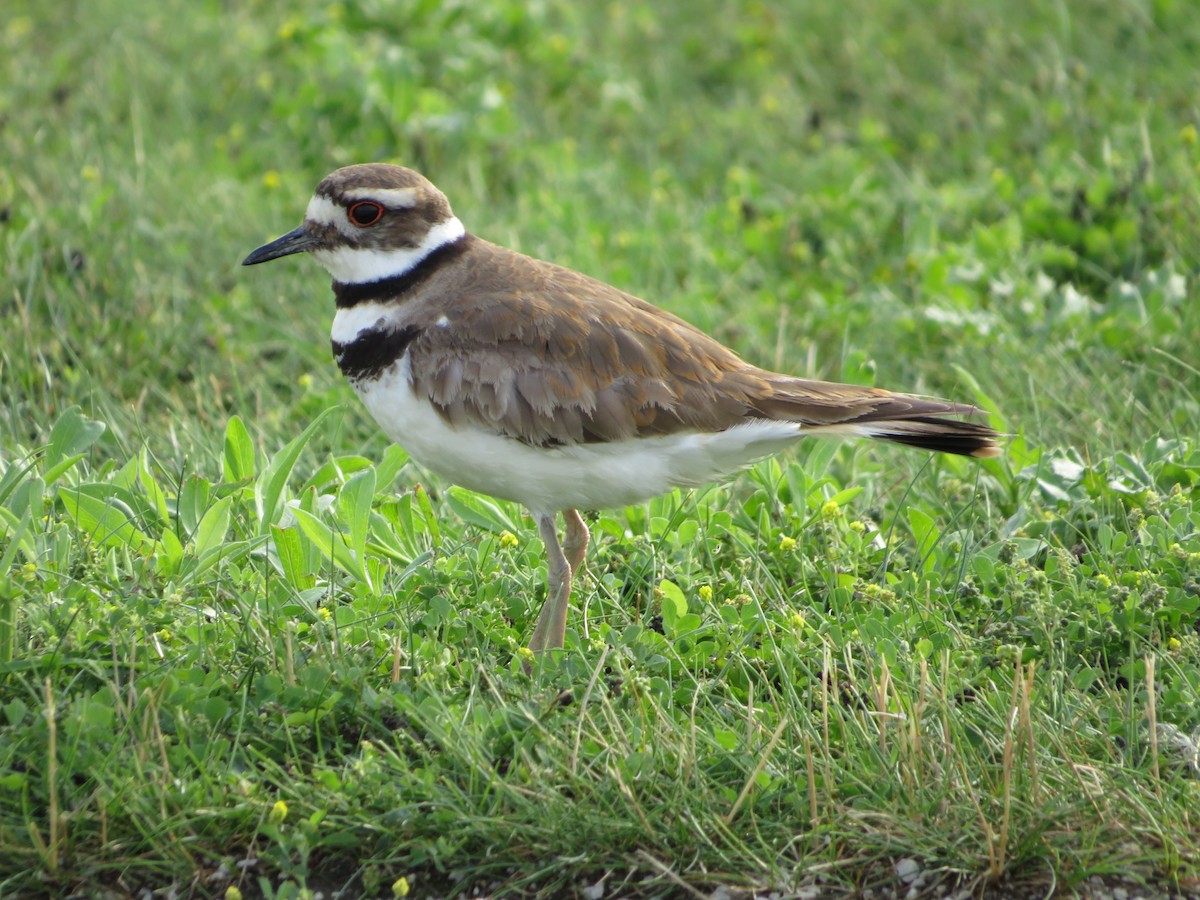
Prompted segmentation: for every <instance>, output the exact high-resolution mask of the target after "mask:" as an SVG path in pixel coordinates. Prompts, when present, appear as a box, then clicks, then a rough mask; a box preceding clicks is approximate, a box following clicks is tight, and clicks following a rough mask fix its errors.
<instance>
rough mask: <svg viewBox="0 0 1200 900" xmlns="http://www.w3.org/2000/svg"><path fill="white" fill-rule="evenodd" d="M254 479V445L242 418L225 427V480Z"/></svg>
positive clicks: (236, 418) (238, 417) (231, 421)
mask: <svg viewBox="0 0 1200 900" xmlns="http://www.w3.org/2000/svg"><path fill="white" fill-rule="evenodd" d="M253 477H254V443H253V442H252V441H251V440H250V432H248V431H247V430H246V425H245V423H244V422H242V420H241V417H240V416H233V417H232V418H230V420H229V424H228V425H226V426H225V480H226V481H230V482H237V481H249V480H250V479H251V478H253Z"/></svg>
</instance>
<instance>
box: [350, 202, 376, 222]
mask: <svg viewBox="0 0 1200 900" xmlns="http://www.w3.org/2000/svg"><path fill="white" fill-rule="evenodd" d="M346 215H347V216H348V217H349V219H350V221H351V222H353V223H354V224H355V225H357V226H358V227H359V228H366V227H367V226H368V225H374V224H375V223H376V222H378V221H379V220H380V219H381V218H383V207H382V206H380V205H379V204H378V203H376V202H375V201H374V200H359V201H358V202H357V203H355V204H354V205H353V206H351V207H350V208H349V209H348V210H346Z"/></svg>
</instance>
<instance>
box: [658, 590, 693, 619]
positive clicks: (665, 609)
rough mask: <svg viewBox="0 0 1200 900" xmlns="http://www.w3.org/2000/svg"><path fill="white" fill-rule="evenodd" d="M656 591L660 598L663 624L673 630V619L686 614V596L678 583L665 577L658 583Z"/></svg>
mask: <svg viewBox="0 0 1200 900" xmlns="http://www.w3.org/2000/svg"><path fill="white" fill-rule="evenodd" d="M658 592H659V595H660V596H661V598H662V617H663V624H664V625H665V626H666V627H667V629H668V630H670V631H674V628H675V620H676V619H678V618H679V617H680V616H683V615H686V614H687V608H688V604H687V597H685V596H684V595H683V591H682V590H680V588H679V585H677V584H676V583H675V582H673V581H668V580H667V579H665V578H664V579H663V580H662V581H660V582H659V583H658Z"/></svg>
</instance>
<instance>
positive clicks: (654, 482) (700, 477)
mask: <svg viewBox="0 0 1200 900" xmlns="http://www.w3.org/2000/svg"><path fill="white" fill-rule="evenodd" d="M355 390H356V391H357V392H358V395H359V397H360V398H362V401H363V403H364V404H366V407H367V409H368V410H370V412H371V415H372V416H373V417H374V418H375V421H376V422H378V423H379V426H380V427H381V428H382V429H383V431H384V433H385V434H387V436H388V437H389V438H391V439H392V440H393V441H395V442H396V443H398V444H399V445H400V446H401V447H403V448H404V449H405V450H406V451H407V452H408V453H409V455H410V456H412V458H413V459H415V460H416V461H417V462H419V463H420V464H421V465H423V466H425V467H426V468H427V469H429V470H430V471H432V472H435V473H437V474H438V475H440V476H441V477H443V478H445V479H446V480H447V481H450V482H452V483H454V484H459V485H462V486H463V487H466V488H469V489H471V490H473V491H478V492H480V493H483V494H490V495H491V496H494V497H501V498H504V499H507V500H515V501H517V502H519V503H522V504H524V505H525V506H526V507H527V508H529V509H530V510H531V511H533V512H534V513H552V512H557V511H559V510H563V509H608V508H614V507H621V506H629V505H630V504H634V503H640V502H642V501H643V500H646V499H648V498H650V497H654V496H657V495H658V494H662V493H665V492H666V491H668V490H670V489H671V488H673V487H694V486H697V485H701V484H705V483H707V482H709V481H714V480H717V479H718V478H719V477H720V476H722V475H724V474H726V473H728V472H731V471H734V470H736V469H738V468H740V467H742V466H744V465H747V464H749V463H751V462H753V461H754V460H756V459H761V458H762V457H764V456H768V455H770V454H772V453H776V452H778V451H779V450H781V449H783V448H784V447H786V446H787V445H789V444H791V443H792V442H794V441H795V440H796V439H797V438H798V437H800V434H801V428H800V426H799V425H796V424H794V423H790V422H769V421H762V420H758V421H752V422H748V423H746V424H744V425H738V426H736V427H734V428H730V429H728V430H726V431H721V432H717V433H714V434H699V433H695V432H693V433H688V434H673V435H659V436H654V437H648V438H632V439H629V440H624V441H611V442H607V443H593V444H574V445H571V446H564V447H549V448H537V447H530V446H529V445H527V444H523V443H521V442H520V441H517V440H514V439H512V438H508V437H504V436H502V435H498V434H493V433H491V432H488V431H485V430H483V429H481V428H477V427H464V428H455V427H453V426H451V425H450V424H449V423H447V422H446V420H445V419H443V418H442V416H441V415H439V413H438V412H437V410H436V409H434V407H433V404H431V403H430V402H429V401H428V400H426V399H425V398H423V397H418V396H417V395H416V394H415V393H414V391H413V388H412V378H411V372H410V368H409V359H408V354H405V355H404V356H403V357H402V358H401V359H400V360H399V361H398V362H397V363H395V364H394V365H393V366H392V367H391V368H390V369H389V370H388V371H386V372H385V373H384V374H383V376H382V377H380V378H379V379H377V380H372V381H364V382H360V383H358V384H356V385H355Z"/></svg>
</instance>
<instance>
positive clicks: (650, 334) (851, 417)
mask: <svg viewBox="0 0 1200 900" xmlns="http://www.w3.org/2000/svg"><path fill="white" fill-rule="evenodd" d="M478 245H479V246H478V247H477V248H474V253H473V255H474V256H475V258H474V259H472V260H471V265H470V266H464V267H463V270H462V271H467V272H469V273H471V274H470V275H469V276H468V277H467V278H466V279H464V281H463V282H462V283H461V284H459V285H456V288H457V291H456V293H455V294H454V299H453V300H451V301H449V302H443V303H442V304H441V305H440V306H439V309H438V312H439V314H440V315H445V316H446V318H447V320H448V321H450V322H451V327H439V326H437V325H430V326H428V327H425V328H423V329H422V330H421V333H420V335H419V336H418V337H417V338H416V340H414V342H413V343H412V345H411V347H410V353H411V354H412V356H411V359H412V372H413V375H414V379H415V386H416V389H417V391H418V392H419V393H421V394H423V395H425V396H428V397H429V398H430V400H431V401H432V402H433V403H434V404H435V405H436V406H437V408H438V409H439V410H440V411H441V412H442V414H443V415H444V416H446V418H447V419H449V420H450V421H451V422H454V423H468V422H469V423H473V424H477V425H482V426H484V427H486V428H489V429H493V430H495V431H496V432H498V433H500V434H505V435H508V436H510V437H513V438H516V439H517V440H520V441H522V442H524V443H527V444H531V445H534V446H549V445H554V444H576V443H584V442H591V441H612V440H621V439H624V438H631V437H641V436H648V435H654V434H670V433H674V432H679V431H702V432H715V431H722V430H724V429H727V428H730V427H733V426H735V425H738V424H740V423H743V422H745V421H747V420H750V419H779V420H786V421H792V422H797V423H800V424H804V425H809V426H813V427H814V428H816V429H820V428H821V427H825V428H831V427H836V426H846V425H857V424H860V423H862V424H868V423H876V422H881V421H892V420H896V419H902V420H906V421H907V422H909V423H911V424H910V425H909V426H908V427H907V428H905V429H902V430H901V431H900V432H898V433H897V434H887V433H882V432H881V433H879V434H875V435H874V436H878V437H884V438H888V439H891V440H900V441H902V442H906V443H920V441H916V440H908V439H907V438H908V436H909V434H910V433H911V432H913V431H914V427H915V430H916V431H917V432H924V431H926V430H929V429H930V426H931V425H933V424H936V425H937V426H939V428H938V429H937V430H939V431H944V430H945V429H941V428H940V426H941V425H942V423H945V425H946V426H947V427H949V428H950V430H951V431H961V430H966V431H970V432H971V433H972V434H974V435H976V438H977V439H978V437H979V435H981V434H982V432H987V433H990V431H988V429H986V428H985V427H984V426H979V425H971V424H968V423H961V422H955V421H953V420H938V419H931V418H930V417H931V416H936V415H939V414H941V415H944V414H948V413H950V414H954V413H970V412H974V410H973V409H972V408H971V407H965V406H959V405H956V404H952V403H947V402H943V401H939V400H925V399H921V398H916V397H909V396H907V395H903V394H894V393H891V392H889V391H884V390H880V389H876V388H865V387H858V386H854V385H843V384H833V383H829V382H822V381H810V380H804V379H798V378H789V377H787V376H784V375H776V374H773V373H770V372H766V371H764V370H762V369H758V368H756V367H754V366H751V365H749V364H747V363H746V362H744V361H743V360H741V359H740V358H739V357H738V356H737V355H736V354H734V353H733V352H732V351H731V350H729V349H728V348H726V347H724V346H723V345H721V344H720V343H718V342H717V341H715V340H714V339H712V338H710V337H709V336H708V335H706V334H704V333H703V332H701V331H699V330H698V329H696V328H694V327H693V326H691V325H689V324H688V323H686V322H684V321H683V320H682V319H679V318H677V317H675V316H673V315H671V314H670V313H667V312H664V311H663V310H660V309H658V308H657V307H655V306H652V305H651V304H649V303H646V302H645V301H643V300H640V299H638V298H637V297H634V296H632V295H629V294H625V293H623V292H621V291H618V290H617V289H616V288H613V287H611V286H609V285H606V284H603V283H602V282H598V281H595V280H593V279H590V278H588V277H586V276H584V275H580V274H579V273H576V272H573V271H570V270H568V269H562V268H560V267H557V266H553V265H550V264H548V263H542V262H539V261H537V260H533V259H530V258H528V257H525V256H521V255H520V254H516V253H513V252H511V251H507V250H504V249H503V248H499V247H495V246H494V245H491V244H487V243H486V242H483V241H479V242H478ZM506 276H508V277H506ZM514 283H519V284H521V285H522V289H520V290H511V289H499V288H498V285H501V284H506V285H512V284H514ZM980 429H982V432H981V431H980ZM863 433H868V432H866V431H864V432H863ZM871 433H873V430H872V432H871ZM925 443H926V444H928V441H926V442H925ZM930 449H939V450H940V449H949V450H950V451H951V452H968V453H969V452H972V450H971V449H970V448H967V449H963V448H957V447H953V446H951V447H946V446H941V445H938V446H932V445H931V446H930Z"/></svg>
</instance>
